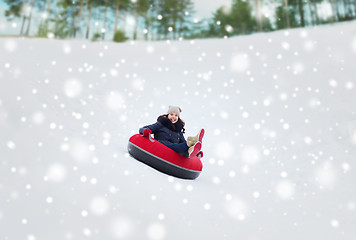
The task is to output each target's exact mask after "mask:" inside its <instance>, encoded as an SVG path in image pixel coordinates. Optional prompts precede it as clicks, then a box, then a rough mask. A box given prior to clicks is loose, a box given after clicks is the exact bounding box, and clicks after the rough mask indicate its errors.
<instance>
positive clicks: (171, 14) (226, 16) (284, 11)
mask: <svg viewBox="0 0 356 240" xmlns="http://www.w3.org/2000/svg"><path fill="white" fill-rule="evenodd" d="M4 1H5V3H6V4H7V9H6V11H5V16H6V17H7V19H8V20H9V21H14V20H17V21H18V22H20V32H19V35H21V36H30V35H35V36H37V37H54V38H85V39H91V40H101V39H113V40H114V41H125V40H127V39H133V40H136V39H145V40H163V39H173V40H175V39H181V38H184V39H192V38H214V37H230V36H236V35H241V34H251V33H254V32H263V31H264V32H267V31H273V30H278V29H285V28H295V27H305V26H314V25H320V24H325V23H332V22H339V21H348V20H352V19H355V18H356V1H355V0H232V3H231V6H229V7H221V8H219V9H217V10H215V11H214V12H212V16H211V18H208V19H202V20H196V19H194V14H195V10H194V3H193V1H192V0H4ZM266 10H267V12H266Z"/></svg>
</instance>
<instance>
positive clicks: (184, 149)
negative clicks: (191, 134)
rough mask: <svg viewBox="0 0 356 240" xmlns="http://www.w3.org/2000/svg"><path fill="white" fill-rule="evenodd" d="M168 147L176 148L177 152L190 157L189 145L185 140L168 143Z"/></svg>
mask: <svg viewBox="0 0 356 240" xmlns="http://www.w3.org/2000/svg"><path fill="white" fill-rule="evenodd" d="M166 146H167V147H169V148H170V149H172V150H174V151H175V152H177V153H181V154H183V156H184V157H188V156H189V154H188V149H189V147H188V145H187V144H186V143H185V142H184V143H170V144H166Z"/></svg>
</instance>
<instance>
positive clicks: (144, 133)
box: [142, 128, 152, 137]
mask: <svg viewBox="0 0 356 240" xmlns="http://www.w3.org/2000/svg"><path fill="white" fill-rule="evenodd" d="M151 133H152V131H151V130H150V129H148V128H146V129H145V130H144V131H143V133H142V135H143V136H144V137H148V135H150V134H151Z"/></svg>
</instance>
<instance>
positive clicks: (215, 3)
mask: <svg viewBox="0 0 356 240" xmlns="http://www.w3.org/2000/svg"><path fill="white" fill-rule="evenodd" d="M193 2H194V9H195V11H196V13H195V17H197V18H211V17H212V13H213V12H215V11H216V10H217V9H218V8H219V7H221V6H223V5H225V6H227V7H230V6H231V0H193Z"/></svg>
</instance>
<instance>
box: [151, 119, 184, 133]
mask: <svg viewBox="0 0 356 240" xmlns="http://www.w3.org/2000/svg"><path fill="white" fill-rule="evenodd" d="M160 117H165V118H168V114H162V115H161V116H159V117H158V118H160ZM158 118H157V120H158ZM177 123H178V124H181V125H182V132H183V133H185V128H184V126H185V122H184V121H183V120H182V119H181V118H180V117H178V121H177V122H176V123H175V124H177ZM172 128H173V130H175V125H174V124H173V125H172Z"/></svg>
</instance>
